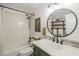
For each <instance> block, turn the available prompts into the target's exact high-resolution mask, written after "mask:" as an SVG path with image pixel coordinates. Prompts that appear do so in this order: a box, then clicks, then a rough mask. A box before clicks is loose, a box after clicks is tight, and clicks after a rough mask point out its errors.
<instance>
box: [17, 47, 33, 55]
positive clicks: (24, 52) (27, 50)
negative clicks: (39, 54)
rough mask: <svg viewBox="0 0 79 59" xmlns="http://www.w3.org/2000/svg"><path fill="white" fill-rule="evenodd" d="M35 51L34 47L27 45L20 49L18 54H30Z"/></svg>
mask: <svg viewBox="0 0 79 59" xmlns="http://www.w3.org/2000/svg"><path fill="white" fill-rule="evenodd" d="M32 53H33V48H32V47H26V48H23V49H21V50H20V51H19V53H18V55H19V56H30V55H32Z"/></svg>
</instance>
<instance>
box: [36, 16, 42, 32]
mask: <svg viewBox="0 0 79 59" xmlns="http://www.w3.org/2000/svg"><path fill="white" fill-rule="evenodd" d="M40 31H41V27H40V18H36V19H35V32H40Z"/></svg>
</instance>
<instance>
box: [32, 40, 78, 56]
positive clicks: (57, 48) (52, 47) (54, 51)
mask: <svg viewBox="0 0 79 59" xmlns="http://www.w3.org/2000/svg"><path fill="white" fill-rule="evenodd" d="M33 45H34V55H35V56H79V48H75V47H72V46H68V45H65V44H63V45H61V44H59V43H55V42H52V41H51V40H48V39H41V40H38V41H34V42H33Z"/></svg>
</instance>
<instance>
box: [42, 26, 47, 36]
mask: <svg viewBox="0 0 79 59" xmlns="http://www.w3.org/2000/svg"><path fill="white" fill-rule="evenodd" d="M42 35H45V36H46V27H43V28H42Z"/></svg>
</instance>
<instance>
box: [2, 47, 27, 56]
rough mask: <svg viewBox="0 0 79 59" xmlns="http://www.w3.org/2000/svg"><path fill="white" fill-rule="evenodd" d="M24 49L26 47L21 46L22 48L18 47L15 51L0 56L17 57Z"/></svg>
mask: <svg viewBox="0 0 79 59" xmlns="http://www.w3.org/2000/svg"><path fill="white" fill-rule="evenodd" d="M24 48H28V46H23V47H19V48H16V49H12V50H9V51H7V52H3V53H2V54H1V55H2V56H19V51H21V50H22V49H24Z"/></svg>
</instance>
